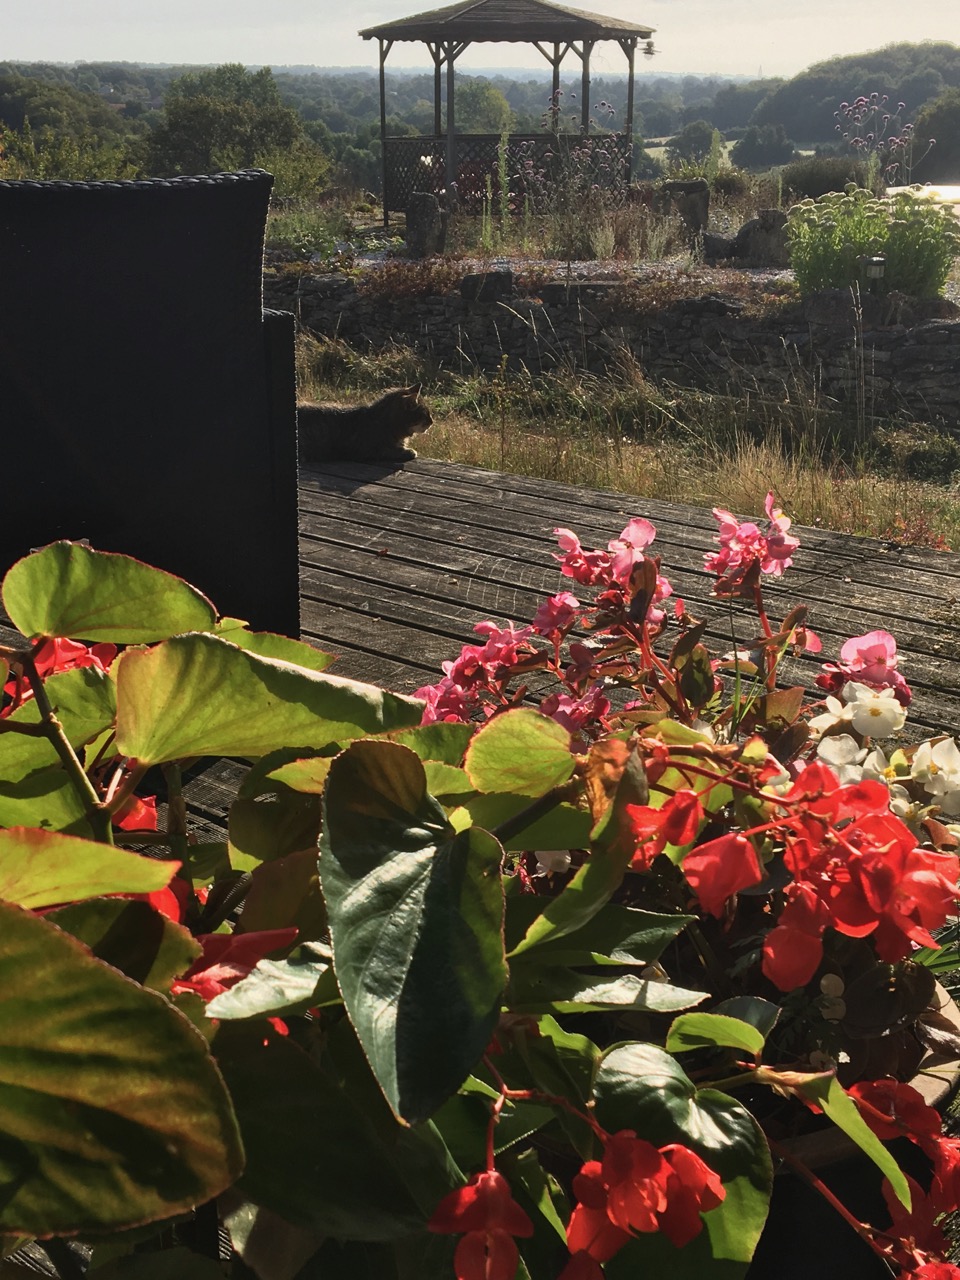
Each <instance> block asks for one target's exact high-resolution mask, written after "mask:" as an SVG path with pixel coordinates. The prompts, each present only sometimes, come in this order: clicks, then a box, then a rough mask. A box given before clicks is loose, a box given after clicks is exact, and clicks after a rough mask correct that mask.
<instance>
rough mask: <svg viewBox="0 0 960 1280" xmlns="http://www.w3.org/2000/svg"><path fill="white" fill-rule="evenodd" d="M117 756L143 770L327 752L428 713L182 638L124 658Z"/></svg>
mask: <svg viewBox="0 0 960 1280" xmlns="http://www.w3.org/2000/svg"><path fill="white" fill-rule="evenodd" d="M115 666H116V668H117V749H118V751H119V752H120V753H121V755H126V756H130V757H131V758H133V759H136V760H138V761H139V762H140V763H141V764H162V763H163V762H164V761H168V760H179V759H182V758H184V757H186V756H262V755H266V753H267V752H268V751H274V750H276V749H277V748H278V747H290V746H299V747H324V746H327V745H328V744H329V743H332V742H342V741H347V740H348V739H350V738H356V737H359V736H360V735H362V734H367V733H380V732H381V731H383V730H386V729H396V728H400V727H401V726H403V725H409V724H413V723H415V722H416V721H418V720H419V719H420V716H421V714H422V710H423V708H422V704H421V703H420V702H418V701H416V700H415V699H413V698H405V697H403V696H401V695H400V694H395V693H387V692H386V691H384V690H383V689H378V688H376V687H375V686H374V685H367V684H360V683H359V682H358V681H356V680H344V679H342V678H339V677H337V676H328V675H325V674H323V673H321V672H312V671H305V670H304V669H303V668H300V667H293V666H290V665H289V664H287V663H282V662H276V661H274V660H273V659H269V658H259V657H257V656H256V655H255V654H252V653H247V652H246V651H245V650H243V649H238V648H237V647H236V645H232V644H228V643H227V642H226V641H225V640H218V639H217V638H216V636H210V635H189V636H177V637H175V638H174V639H172V640H167V641H165V642H164V643H163V644H159V645H157V646H156V647H155V648H153V649H132V650H127V652H126V653H123V654H121V655H120V658H119V659H118V660H117V663H116V664H115Z"/></svg>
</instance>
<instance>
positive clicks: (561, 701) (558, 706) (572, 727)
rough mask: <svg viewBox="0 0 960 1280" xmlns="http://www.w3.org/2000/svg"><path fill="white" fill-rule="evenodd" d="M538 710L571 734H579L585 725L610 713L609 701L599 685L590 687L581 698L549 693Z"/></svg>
mask: <svg viewBox="0 0 960 1280" xmlns="http://www.w3.org/2000/svg"><path fill="white" fill-rule="evenodd" d="M540 710H541V711H542V712H543V714H544V715H545V716H549V717H550V719H551V720H556V722H557V724H562V725H563V727H564V728H565V729H568V730H569V731H570V732H571V733H579V732H580V730H581V729H583V728H584V727H585V726H586V725H588V724H591V723H597V722H599V721H600V720H602V719H603V717H604V716H605V715H607V714H608V712H609V711H610V700H609V699H608V698H607V697H605V695H604V693H603V687H602V685H600V684H595V685H591V687H590V688H589V689H588V690H587V692H586V693H585V694H584V695H583V697H582V698H573V697H571V696H570V695H569V694H568V693H551V694H550V695H549V697H546V698H544V700H543V701H542V702H541V703H540Z"/></svg>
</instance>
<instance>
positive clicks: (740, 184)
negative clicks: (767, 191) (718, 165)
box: [710, 168, 753, 197]
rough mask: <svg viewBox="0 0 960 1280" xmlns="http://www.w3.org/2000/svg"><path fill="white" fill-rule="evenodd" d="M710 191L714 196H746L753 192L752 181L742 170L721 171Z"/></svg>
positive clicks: (712, 183)
mask: <svg viewBox="0 0 960 1280" xmlns="http://www.w3.org/2000/svg"><path fill="white" fill-rule="evenodd" d="M710 189H711V191H712V192H713V194H714V195H715V196H733V197H738V196H748V195H749V194H750V192H751V191H752V190H753V180H752V178H751V177H750V174H749V173H746V172H745V171H744V170H743V169H737V168H731V169H721V170H720V172H719V173H718V174H717V175H716V177H715V178H714V179H713V181H712V182H711V183H710Z"/></svg>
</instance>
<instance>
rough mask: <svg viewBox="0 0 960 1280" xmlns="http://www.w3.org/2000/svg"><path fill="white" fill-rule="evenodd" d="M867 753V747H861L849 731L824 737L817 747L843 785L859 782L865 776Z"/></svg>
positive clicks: (820, 755) (818, 752)
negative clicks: (864, 762) (864, 767)
mask: <svg viewBox="0 0 960 1280" xmlns="http://www.w3.org/2000/svg"><path fill="white" fill-rule="evenodd" d="M866 755H867V750H866V747H861V746H860V744H859V743H858V742H857V740H856V738H851V737H850V735H849V733H838V734H835V735H834V736H833V737H830V738H824V739H822V741H821V742H820V745H819V746H818V747H817V756H818V757H819V759H821V760H823V761H824V763H825V764H828V765H829V766H830V768H831V769H832V770H833V772H834V773H835V774H836V775H837V778H838V779H839V781H840V785H841V786H843V787H845V786H848V785H849V784H850V783H855V782H859V781H860V779H861V778H862V777H863V761H864V760H865V758H866Z"/></svg>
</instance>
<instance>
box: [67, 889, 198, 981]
mask: <svg viewBox="0 0 960 1280" xmlns="http://www.w3.org/2000/svg"><path fill="white" fill-rule="evenodd" d="M46 919H47V920H49V921H50V922H51V923H52V924H55V925H56V926H57V927H58V928H59V929H63V930H64V932H65V933H69V934H71V935H72V936H73V937H74V938H77V939H78V940H79V941H80V942H82V943H83V944H84V945H85V946H87V947H89V948H90V950H91V951H92V952H93V954H94V955H95V956H96V957H97V959H98V960H103V961H104V962H105V963H106V964H110V965H113V967H114V969H119V970H120V972H121V973H125V974H126V975H127V977H128V978H133V980H134V981H135V982H139V983H140V985H141V986H144V987H149V988H150V989H151V990H152V991H169V990H170V984H171V983H172V982H173V979H174V978H176V977H177V976H178V975H179V974H181V973H185V972H186V970H187V969H189V968H190V966H191V965H192V964H193V962H194V960H196V959H197V957H198V956H199V955H200V954H201V947H200V945H199V943H197V942H195V941H194V939H193V938H192V937H191V935H190V934H189V932H188V931H187V930H186V929H183V928H181V926H180V925H178V924H174V922H173V921H172V920H168V919H167V918H166V916H164V915H161V914H160V912H159V911H155V910H154V909H153V907H151V906H150V904H149V903H147V902H128V901H125V900H124V899H123V898H94V899H92V900H91V901H89V902H77V903H73V904H72V905H71V906H69V907H60V908H59V909H58V910H56V911H50V912H48V913H47V916H46Z"/></svg>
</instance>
